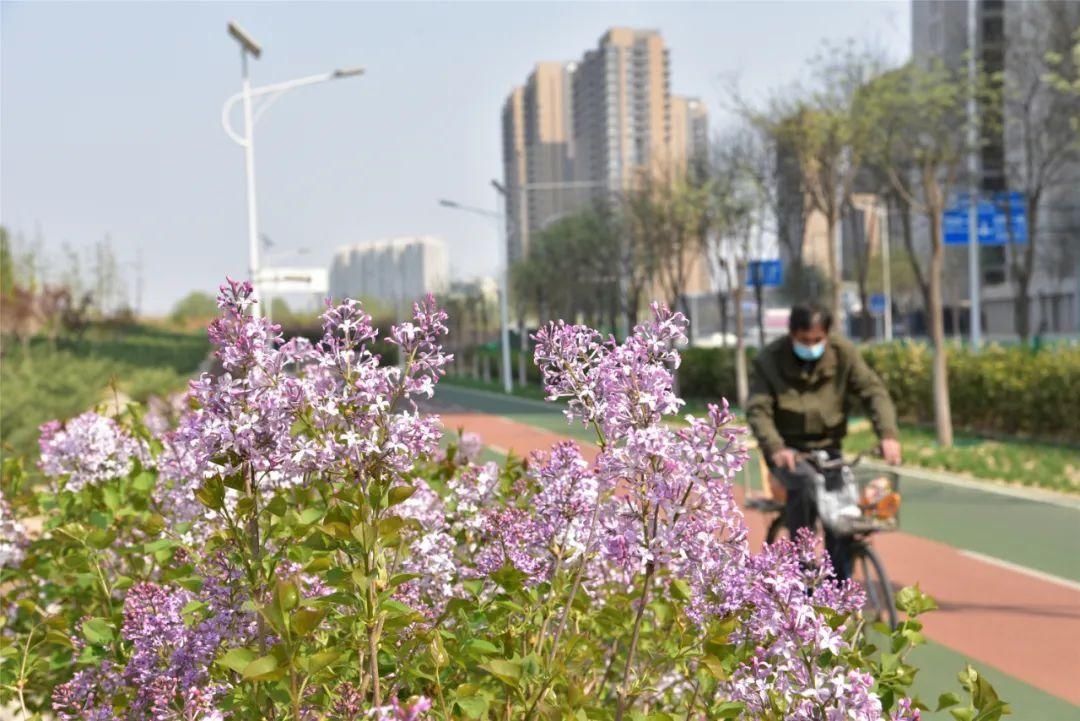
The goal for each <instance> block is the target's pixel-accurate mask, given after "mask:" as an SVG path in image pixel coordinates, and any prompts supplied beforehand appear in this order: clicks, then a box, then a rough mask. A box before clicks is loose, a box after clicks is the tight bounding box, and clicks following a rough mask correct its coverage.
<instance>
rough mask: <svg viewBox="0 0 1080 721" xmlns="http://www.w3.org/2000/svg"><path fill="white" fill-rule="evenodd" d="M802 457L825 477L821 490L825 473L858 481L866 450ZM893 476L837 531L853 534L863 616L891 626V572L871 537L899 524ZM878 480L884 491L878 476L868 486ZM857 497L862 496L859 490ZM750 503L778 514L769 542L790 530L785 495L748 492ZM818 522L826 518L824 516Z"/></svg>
mask: <svg viewBox="0 0 1080 721" xmlns="http://www.w3.org/2000/svg"><path fill="white" fill-rule="evenodd" d="M799 458H800V459H802V460H806V461H808V462H810V464H811V465H813V466H814V468H815V470H817V472H818V473H819V474H820V476H821V479H819V482H818V483H817V491H818V492H821V491H823V490H825V488H826V482H825V477H826V476H828V475H829V474H833V473H835V474H839V475H840V477H841V478H842V483H843V484H856V483H857V482H856V480H855V477H854V468H855V467H856V466H857V465H858V464H859V461H861V460H862V454H859V455H858V456H856V457H855V458H854V459H853V460H851V461H847V460H845V459H844V458H843V457H841V458H836V459H832V460H830V459H828V457H827V456H825V455H824V454H819V453H802V454H799ZM892 476H893V478H891V479H889V480H888V481H887V491H886V492H885V493H884V494H883V495H882V497H881V498H880V499H873V498H872V497H871V498H870V500H875V502H874V503H869V502H867V494H865V493H864V494H862V496H863V497H862V499H861V502H859V507H860V515H859V516H858V517H848V518H845V519H843V520H844V528H843V530H842V531H837V532H842V533H844V534H845V535H849V536H850V538H851V562H852V579H853V580H855V581H856V582H857V583H859V584H860V585H861V586H862V587H863V590H864V591H865V592H866V605H865V606H864V607H863V616H864V617H865V618H867V619H868V620H869V621H870V623H876V622H887V623H888V625H889V628H890V629H892V628H896V624H897V622H898V619H897V614H896V605H895V599H894V597H893V587H892V583H891V581H890V580H889V576H888V573H887V572H886V571H885V564H884V563H882V561H881V558H880V557H879V556H878V554H877V553H876V552H875V551H874V548H873V546H872V544H871V538H872V537H873V536H874V534H877V533H882V532H887V531H894V530H896V528H897V525H898V523H897V519H898V510H899V494H898V493H897V492H896V489H897V485H898V484H897V478H896V475H895V474H892ZM764 480H765V482H766V483H768V482H769V481H770V480H773V479H772V478H771V474H769V478H766V479H764ZM875 483H877V484H878V485H877V491H881V490H882V488H883V487H884V484H882V483H879V481H878V480H877V479H875V480H874V481H871V483H870V484H868V486H869V487H873V484H875ZM777 485H779V484H777ZM845 490H847V492H848V493H850V492H851V490H852V489H851V488H847V489H845ZM829 492H833V489H830V490H829ZM816 496H817V494H815V498H816ZM856 497H858V492H857V491H856ZM746 507H747V508H748V509H752V510H756V511H760V512H762V513H765V514H769V513H771V514H774V518H773V519H772V520H771V521H770V522H769V526H768V531H767V532H766V534H765V541H766V543H774V542H776V541H777V540H778V539H779V538H781V535H782V534H783V533H784V532H785V531H786V530H787V529H786V526H785V521H784V507H785V502H784V500H783V499H780V498H777V497H776V496H775V495H774V494H772V493H770V494H769V495H766V496H756V497H749V496H748V497H747V500H746ZM819 510H820V504H819ZM818 522H819V523H821V522H822V521H821V519H820V518H819V521H818Z"/></svg>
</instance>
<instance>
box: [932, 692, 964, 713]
mask: <svg viewBox="0 0 1080 721" xmlns="http://www.w3.org/2000/svg"><path fill="white" fill-rule="evenodd" d="M958 703H960V697H959V696H957V695H956V694H954V693H952V692H951V691H950V692H949V693H943V694H941V695H940V696H938V700H937V708H936V709H934V710H935V711H943V710H945V709H947V708H949V707H950V706H955V705H956V704H958Z"/></svg>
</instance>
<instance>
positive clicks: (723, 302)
mask: <svg viewBox="0 0 1080 721" xmlns="http://www.w3.org/2000/svg"><path fill="white" fill-rule="evenodd" d="M716 304H717V306H719V310H720V347H721V348H727V336H728V322H727V311H728V292H727V291H726V290H718V291H716Z"/></svg>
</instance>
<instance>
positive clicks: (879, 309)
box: [868, 293, 885, 315]
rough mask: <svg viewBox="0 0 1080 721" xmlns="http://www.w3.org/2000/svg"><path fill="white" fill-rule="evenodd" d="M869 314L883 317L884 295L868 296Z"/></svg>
mask: <svg viewBox="0 0 1080 721" xmlns="http://www.w3.org/2000/svg"><path fill="white" fill-rule="evenodd" d="M868 305H869V306H870V312H871V313H872V314H874V315H885V294H884V293H874V294H873V295H871V296H870V302H869V303H868Z"/></svg>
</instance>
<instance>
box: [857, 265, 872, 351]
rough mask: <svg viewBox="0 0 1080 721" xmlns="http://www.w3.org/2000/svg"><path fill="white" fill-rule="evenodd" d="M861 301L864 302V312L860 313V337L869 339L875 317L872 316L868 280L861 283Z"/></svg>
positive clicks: (865, 339)
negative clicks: (867, 290) (867, 286)
mask: <svg viewBox="0 0 1080 721" xmlns="http://www.w3.org/2000/svg"><path fill="white" fill-rule="evenodd" d="M859 303H861V304H862V313H860V314H859V326H860V328H859V337H860V338H862V339H863V340H864V341H868V340H870V339H871V337H872V335H873V334H872V333H871V332H870V329H871V328H873V325H874V324H873V318H872V317H871V316H870V295H869V294H868V293H867V292H866V282H865V279H864V282H862V283H859Z"/></svg>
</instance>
